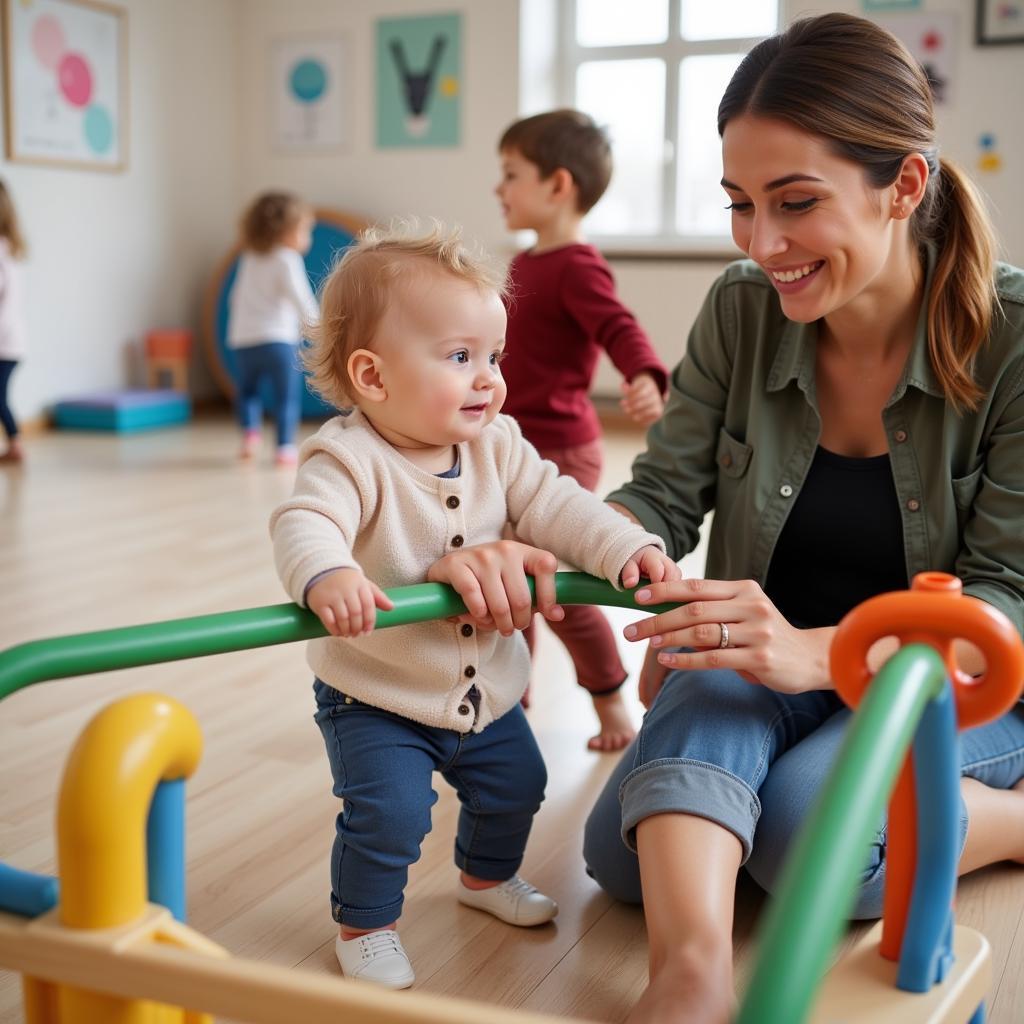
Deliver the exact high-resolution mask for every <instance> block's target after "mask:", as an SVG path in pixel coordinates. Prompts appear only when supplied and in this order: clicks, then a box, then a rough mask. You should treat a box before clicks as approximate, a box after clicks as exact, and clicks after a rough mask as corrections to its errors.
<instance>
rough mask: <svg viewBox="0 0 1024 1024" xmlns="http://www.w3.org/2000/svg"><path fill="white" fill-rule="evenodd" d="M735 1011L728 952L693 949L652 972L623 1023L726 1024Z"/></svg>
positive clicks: (730, 962)
mask: <svg viewBox="0 0 1024 1024" xmlns="http://www.w3.org/2000/svg"><path fill="white" fill-rule="evenodd" d="M735 1012H736V996H735V993H734V991H733V981H732V959H731V955H727V954H723V955H720V956H715V955H713V954H710V953H709V952H708V951H706V950H696V949H695V950H689V951H684V952H682V953H680V954H678V955H677V956H675V957H673V958H672V960H671V961H670V962H666V963H665V964H664V965H663V966H662V968H661V969H660V970H659V971H658V972H657V973H654V974H652V976H651V981H650V984H649V985H648V986H647V990H646V991H645V992H644V994H643V995H642V996H641V997H640V1001H639V1002H638V1003H637V1004H636V1006H634V1007H633V1012H632V1013H630V1015H629V1016H628V1017H627V1018H626V1024H728V1022H729V1021H731V1020H732V1018H733V1015H734V1014H735Z"/></svg>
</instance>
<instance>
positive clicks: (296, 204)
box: [241, 192, 313, 252]
mask: <svg viewBox="0 0 1024 1024" xmlns="http://www.w3.org/2000/svg"><path fill="white" fill-rule="evenodd" d="M312 216H313V208H312V207H311V206H310V205H309V204H308V203H306V202H304V201H303V200H301V199H300V198H299V197H298V196H297V195H293V194H292V193H291V192H264V193H263V194H262V195H260V196H257V197H256V198H255V199H254V200H253V201H252V203H251V204H250V205H249V207H248V208H247V209H246V211H245V213H244V214H242V223H241V229H242V245H244V246H245V248H246V249H252V250H253V251H254V252H269V251H270V250H271V249H273V248H274V246H275V245H277V244H278V243H279V242H280V241H281V238H282V237H283V236H284V235H286V234H287V233H288V232H289V231H291V229H292V228H294V227H295V225H296V224H298V223H299V221H301V220H303V219H304V218H305V217H312Z"/></svg>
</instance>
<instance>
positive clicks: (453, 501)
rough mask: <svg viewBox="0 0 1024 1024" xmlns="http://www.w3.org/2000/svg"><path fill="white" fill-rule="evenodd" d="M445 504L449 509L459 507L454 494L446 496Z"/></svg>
mask: <svg viewBox="0 0 1024 1024" xmlns="http://www.w3.org/2000/svg"><path fill="white" fill-rule="evenodd" d="M445 504H446V505H447V506H448V507H449V508H458V507H459V499H458V498H456V497H455V495H454V494H450V495H449V496H448V498H447V500H446V501H445Z"/></svg>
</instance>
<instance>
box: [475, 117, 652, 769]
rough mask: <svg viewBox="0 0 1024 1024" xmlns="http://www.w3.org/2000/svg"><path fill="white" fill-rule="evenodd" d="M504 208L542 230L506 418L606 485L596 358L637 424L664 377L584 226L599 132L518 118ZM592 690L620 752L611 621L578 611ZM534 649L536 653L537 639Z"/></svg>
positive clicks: (510, 141)
mask: <svg viewBox="0 0 1024 1024" xmlns="http://www.w3.org/2000/svg"><path fill="white" fill-rule="evenodd" d="M498 150H499V153H500V156H501V182H500V183H499V184H498V186H497V188H496V189H495V192H496V193H497V195H498V198H499V199H500V200H501V208H502V211H503V213H504V215H505V223H506V225H507V226H508V228H509V229H510V230H513V231H519V230H522V229H529V230H532V231H535V232H536V233H537V242H536V244H535V245H534V247H533V248H532V249H529V250H527V251H526V252H521V253H519V255H517V256H516V257H515V258H514V259H513V260H512V263H511V266H510V267H509V283H508V293H509V299H508V316H509V321H508V358H507V360H506V363H505V365H504V367H503V371H504V374H505V379H506V381H507V383H508V403H507V404H506V407H505V411H506V412H507V413H508V414H509V415H510V416H513V417H515V419H516V420H517V421H518V422H519V426H520V428H521V429H522V431H523V436H524V437H525V438H526V439H527V440H528V441H530V442H532V443H533V444H534V445H535V446H536V448H537V450H538V451H539V452H540V454H541V456H542V457H543V458H545V459H550V460H551V461H552V462H554V463H555V464H556V465H557V466H558V468H559V469H560V470H561V471H562V472H563V473H566V474H568V475H569V476H572V477H574V478H575V479H576V480H577V481H578V482H579V483H580V484H582V485H583V486H584V487H586V488H587V489H588V490H594V489H595V488H596V487H597V485H598V480H599V478H600V476H601V465H602V460H603V447H602V444H601V425H600V423H599V421H598V418H597V412H596V411H595V409H594V406H593V405H592V404H591V401H590V398H589V392H590V387H591V383H592V381H593V378H594V373H595V372H596V370H597V363H598V358H599V357H600V354H601V352H602V350H603V351H605V352H607V354H608V356H609V358H610V359H611V361H612V363H614V365H615V367H616V369H618V371H619V372H620V373H621V374H622V376H623V378H624V381H623V384H622V392H623V397H622V401H621V405H622V408H623V410H624V411H625V412H626V413H627V414H628V415H629V417H630V418H631V419H632V420H633V421H634V422H636V423H639V424H640V425H641V426H645V427H646V426H649V425H650V424H651V423H653V422H654V421H655V420H656V419H658V417H659V416H661V412H662V408H663V405H664V400H663V396H664V393H665V387H666V384H667V381H668V372H667V370H666V369H665V366H664V365H663V364H662V362H661V360H660V359H659V358H658V356H657V355H656V354H655V352H654V349H653V348H652V347H651V343H650V341H649V340H648V338H647V335H646V334H645V333H644V331H643V330H642V329H641V327H640V326H639V324H638V323H637V322H636V319H635V317H634V316H633V314H632V313H631V312H630V311H629V310H628V309H626V307H625V306H623V304H622V302H621V301H620V300H619V298H618V296H617V295H616V292H615V282H614V280H613V278H612V273H611V270H610V268H609V267H608V264H607V263H606V262H605V260H604V258H603V257H602V256H601V254H600V253H599V252H598V251H597V249H595V248H594V247H593V246H592V245H587V244H586V242H585V241H584V237H583V228H582V222H583V218H584V217H585V216H586V214H587V213H588V211H589V210H590V209H591V208H592V207H593V206H594V204H595V203H596V202H597V201H598V199H600V198H601V196H602V195H603V194H604V191H605V189H606V188H607V187H608V182H609V181H610V179H611V174H612V156H611V147H610V146H609V144H608V139H607V137H606V136H605V134H604V132H603V131H602V130H601V129H600V128H598V126H597V125H596V124H595V123H594V122H593V121H592V120H591V119H590V118H589V117H588V116H587V115H586V114H582V113H580V112H579V111H576V110H553V111H551V112H549V113H546V114H538V115H536V116H535V117H528V118H526V119H525V120H522V121H517V122H515V123H514V124H513V125H511V126H510V127H509V128H508V129H507V130H506V131H505V134H504V135H502V137H501V141H500V143H499V145H498ZM551 628H552V630H553V631H554V632H555V634H556V636H558V638H559V639H560V640H561V641H562V643H563V644H565V646H566V648H567V649H568V651H569V654H570V656H571V657H572V661H573V664H574V666H575V668H576V678H577V680H578V682H579V683H580V685H581V686H583V687H584V688H585V689H586V690H588V691H589V692H590V694H591V698H592V699H593V702H594V709H595V710H596V712H597V717H598V720H599V722H600V731H599V732H598V734H597V735H596V736H594V737H592V738H591V740H590V742H589V744H588V746H589V747H590V748H591V749H592V750H619V749H621V748H622V747H625V746H626V745H627V744H628V743H629V741H630V740H631V739H632V738H633V736H634V733H635V730H634V728H633V724H632V722H631V720H630V717H629V713H628V711H627V710H626V705H625V703H624V701H623V699H622V694H621V693H620V692H619V691H620V688H621V686H622V684H623V683H624V682H625V680H626V674H627V673H626V670H625V668H624V667H623V665H622V661H621V660H620V658H619V654H618V648H617V647H616V644H615V638H614V636H613V634H612V631H611V627H610V626H609V624H608V620H607V619H606V618H605V617H604V615H603V613H602V612H601V610H600V609H599V608H595V607H593V606H589V605H579V606H576V607H573V608H567V609H566V610H565V618H564V619H563V620H562V621H561V622H553V623H551ZM527 641H528V642H529V643H530V646H531V649H532V647H533V637H532V631H530V632H528V633H527Z"/></svg>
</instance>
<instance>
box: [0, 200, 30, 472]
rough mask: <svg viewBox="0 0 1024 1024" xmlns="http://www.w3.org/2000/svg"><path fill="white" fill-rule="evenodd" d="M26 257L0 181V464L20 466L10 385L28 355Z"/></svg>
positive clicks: (22, 454) (21, 453) (21, 457)
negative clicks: (0, 449)
mask: <svg viewBox="0 0 1024 1024" xmlns="http://www.w3.org/2000/svg"><path fill="white" fill-rule="evenodd" d="M24 255H25V240H24V239H23V238H22V235H21V228H20V226H19V224H18V215H17V213H16V212H15V209H14V202H13V201H12V199H11V194H10V192H9V191H8V190H7V186H6V185H5V184H4V183H3V182H2V181H0V423H3V427H4V431H5V432H6V434H7V450H6V451H5V452H4V453H3V454H2V455H0V462H6V463H20V462H22V461H23V460H24V458H25V451H24V449H23V448H22V446H21V438H20V431H19V430H18V421H17V420H16V419H15V418H14V414H13V413H12V412H11V407H10V404H9V400H8V395H7V391H8V386H9V384H10V381H11V374H12V373H14V370H15V367H16V366H17V365H18V363H19V362H20V361H21V359H22V357H23V356H24V354H25V335H26V330H25V319H24V311H23V309H22V294H21V292H22V282H21V267H20V266H19V265H18V261H19V260H20V259H21V258H22V257H23V256H24Z"/></svg>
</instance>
